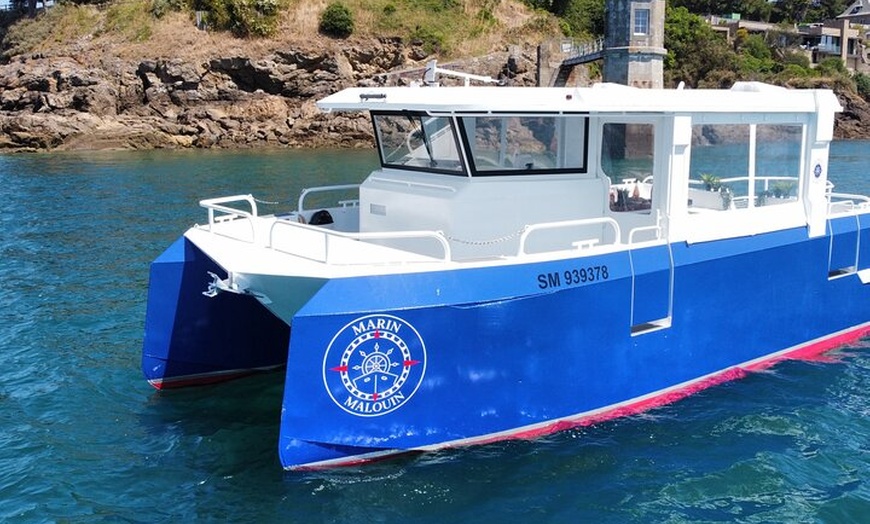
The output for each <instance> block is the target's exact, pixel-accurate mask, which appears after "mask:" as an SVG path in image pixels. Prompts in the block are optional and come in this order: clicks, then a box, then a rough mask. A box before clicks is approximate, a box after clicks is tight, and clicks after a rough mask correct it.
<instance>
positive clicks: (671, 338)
mask: <svg viewBox="0 0 870 524" xmlns="http://www.w3.org/2000/svg"><path fill="white" fill-rule="evenodd" d="M845 220H851V221H852V223H856V221H855V217H851V218H849V219H845ZM865 221H866V220H865ZM830 230H831V231H834V232H835V236H834V237H833V238H832V237H831V236H825V237H820V238H816V239H810V240H808V239H807V231H806V229H805V228H796V229H791V230H787V231H780V232H775V233H769V234H764V235H757V236H754V237H746V238H738V239H730V240H723V241H716V242H706V243H701V244H693V245H689V244H686V243H679V244H674V245H671V246H653V247H648V248H641V249H637V250H633V251H625V252H618V253H610V254H602V255H597V256H591V257H586V258H578V259H571V260H562V261H552V262H544V263H536V264H521V265H509V266H500V267H491V268H478V269H466V270H453V271H443V272H435V273H421V274H406V275H392V276H379V277H365V278H352V279H341V280H335V281H330V282H328V283H327V284H326V285H325V286H324V287H323V288H322V289H321V290H320V292H319V293H318V294H317V295H315V297H314V298H313V299H312V300H311V301H309V302H308V303H307V304H306V306H305V307H304V308H303V309H302V310H301V311H299V313H298V314H297V315H296V317H295V318H294V320H293V326H294V331H293V335H292V337H291V342H290V351H289V356H288V365H287V377H286V385H285V396H284V404H283V413H282V421H281V435H280V441H279V453H280V456H281V461H282V464H283V465H284V467H285V468H288V469H296V468H311V467H326V466H334V465H340V464H353V463H357V462H360V461H366V460H374V459H378V458H382V457H384V456H388V455H390V454H392V453H401V452H408V451H414V450H429V449H438V448H442V447H449V446H457V445H465V444H471V443H482V442H489V441H494V440H501V439H508V438H527V437H534V436H538V435H541V434H546V433H550V432H553V431H558V430H561V429H565V428H568V427H572V426H575V425H579V424H585V423H591V422H595V421H598V420H602V419H606V418H610V417H613V416H620V415H623V414H630V413H634V412H636V411H639V410H642V409H647V408H649V407H652V406H656V405H659V404H663V403H666V402H670V401H673V400H675V399H677V398H681V397H682V396H684V395H686V394H689V393H691V392H693V391H696V390H698V389H702V388H704V387H709V386H710V385H713V384H717V383H719V382H721V381H724V380H730V379H732V378H736V377H739V376H741V375H742V374H743V373H744V372H745V370H752V369H757V368H761V367H764V366H767V365H770V364H771V363H772V362H775V361H776V360H777V359H780V358H785V357H788V356H802V357H805V356H809V355H812V354H815V353H818V352H821V351H824V350H827V349H830V348H831V347H834V346H835V345H837V344H841V343H844V342H847V341H848V340H850V339H853V338H857V337H860V336H862V335H863V334H865V333H866V332H867V331H868V329H870V328H868V325H870V324H868V320H870V310H868V305H870V300H868V299H870V287H868V286H867V285H864V284H862V283H861V280H860V279H859V278H858V276H857V274H856V273H855V272H852V273H850V274H846V275H844V276H839V275H838V273H837V272H832V271H831V270H830V269H831V264H832V263H833V264H835V265H836V264H837V262H836V259H837V257H841V258H843V260H847V261H848V259H849V257H851V260H852V261H853V263H852V264H850V265H852V266H855V267H857V270H859V271H860V270H861V269H865V268H866V267H868V266H870V253H866V251H867V248H866V247H865V248H860V249H863V251H862V252H860V253H859V246H862V245H863V246H870V238H867V237H868V232H867V230H858V229H856V228H855V227H851V228H850V227H846V228H845V229H843V228H837V227H832V228H830ZM837 231H840V232H837ZM859 237H860V240H861V242H858V240H859ZM837 246H839V247H837ZM844 246H851V247H844ZM837 250H840V251H839V252H836V251H837ZM838 253H839V254H838ZM832 261H833V262H832ZM581 269H582V270H584V271H582V272H581V271H580V270H581ZM605 272H606V276H605ZM590 274H591V275H593V276H591V277H590V276H589V275H590ZM579 275H586V277H584V278H582V279H581V278H577V276H579ZM832 276H833V277H832ZM663 318H664V319H667V322H658V320H661V319H663ZM637 326H641V329H635V328H636V327H637ZM650 327H651V328H652V329H649V328H650Z"/></svg>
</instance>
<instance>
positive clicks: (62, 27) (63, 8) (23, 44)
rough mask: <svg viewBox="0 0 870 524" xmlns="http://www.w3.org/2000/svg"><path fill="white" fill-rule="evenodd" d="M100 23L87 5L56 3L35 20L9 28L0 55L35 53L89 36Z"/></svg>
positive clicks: (95, 13)
mask: <svg viewBox="0 0 870 524" xmlns="http://www.w3.org/2000/svg"><path fill="white" fill-rule="evenodd" d="M99 24H100V17H99V16H98V14H97V12H96V10H95V9H94V8H92V7H88V6H79V5H75V4H60V5H57V6H56V7H54V8H53V9H49V10H48V11H46V12H45V14H44V15H43V16H41V17H40V18H39V19H31V18H24V19H22V20H19V21H18V23H15V24H12V25H10V26H9V28H8V30H7V31H6V35H5V37H4V39H3V44H4V45H3V49H4V52H3V56H4V57H10V56H14V55H17V54H21V53H26V52H28V51H38V50H41V49H43V48H45V47H46V46H49V45H52V44H59V43H64V42H71V41H73V40H76V39H78V38H81V37H83V36H86V35H90V34H93V33H94V32H95V31H96V30H97V28H98V27H99Z"/></svg>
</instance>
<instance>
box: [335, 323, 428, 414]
mask: <svg viewBox="0 0 870 524" xmlns="http://www.w3.org/2000/svg"><path fill="white" fill-rule="evenodd" d="M425 372H426V346H425V344H424V343H423V339H422V338H421V337H420V333H418V332H417V330H416V329H414V326H412V325H411V324H409V323H407V322H405V321H404V320H402V319H401V318H399V317H394V316H392V315H368V316H365V317H360V318H358V319H356V320H354V321H353V322H350V323H349V324H347V325H346V326H344V327H343V328H341V330H340V331H339V332H338V333H336V334H335V336H334V337H333V338H332V341H331V342H330V343H329V347H327V348H326V354H325V355H324V357H323V384H324V386H326V391H327V393H329V396H330V397H331V398H332V400H333V401H334V402H335V403H336V405H338V407H340V408H341V409H343V410H345V411H347V412H348V413H350V414H351V415H357V416H360V417H376V416H379V415H385V414H387V413H390V412H391V411H395V410H396V409H398V408H399V407H401V406H402V405H403V404H404V403H405V402H407V401H408V400H410V399H411V397H412V396H413V395H414V393H415V392H416V391H417V388H418V387H420V383H421V382H422V381H423V374H424V373H425Z"/></svg>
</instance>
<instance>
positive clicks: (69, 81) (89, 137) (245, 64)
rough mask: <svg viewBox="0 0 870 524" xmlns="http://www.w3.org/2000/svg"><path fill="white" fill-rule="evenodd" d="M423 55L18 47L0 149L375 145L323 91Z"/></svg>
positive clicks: (406, 73) (521, 68)
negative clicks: (173, 55) (145, 55)
mask: <svg viewBox="0 0 870 524" xmlns="http://www.w3.org/2000/svg"><path fill="white" fill-rule="evenodd" d="M84 57H88V58H84ZM427 58H429V57H427V56H426V53H425V52H424V51H423V50H422V49H421V48H420V47H419V46H415V45H413V44H406V43H404V42H402V41H401V40H399V39H394V38H382V39H377V40H367V41H362V40H360V41H350V42H345V43H344V45H343V46H342V47H339V48H335V49H334V50H324V49H323V48H322V46H321V47H315V46H314V45H312V47H311V48H308V49H305V48H301V47H300V48H294V49H279V50H272V51H268V52H263V53H262V54H260V55H254V54H245V53H244V52H241V51H238V52H236V53H235V54H226V53H225V54H223V55H217V56H212V57H207V58H206V59H204V60H202V59H199V60H196V59H192V58H189V59H166V58H154V59H136V60H132V59H123V58H119V57H117V56H115V55H113V54H112V52H111V49H110V50H109V51H107V52H104V53H94V52H89V53H82V52H78V51H75V48H74V47H73V50H71V51H70V52H69V54H67V55H65V54H61V52H59V51H55V52H53V53H51V54H49V53H45V54H30V55H20V56H16V57H13V58H12V59H11V60H10V61H9V62H8V63H6V64H3V65H0V151H40V150H72V149H79V150H82V149H152V148H212V147H225V148H245V147H299V148H302V147H306V148H307V147H370V146H371V145H372V136H371V130H370V124H369V120H368V117H367V116H366V115H362V114H349V113H339V114H332V115H325V114H323V113H321V112H320V111H319V110H317V108H316V107H315V104H314V103H315V101H317V100H318V99H320V98H322V97H324V96H326V95H328V94H330V93H333V92H336V91H338V90H340V89H342V88H345V87H350V86H357V85H361V86H372V85H386V84H398V85H402V84H407V83H409V82H411V81H413V80H420V79H422V75H423V69H424V66H425V61H426V60H427ZM535 59H536V58H535V50H534V49H533V48H526V49H519V48H514V49H511V51H510V52H509V51H507V50H505V51H504V52H499V53H494V54H492V55H488V56H486V57H480V58H475V59H470V60H466V61H461V62H456V63H454V64H453V65H454V66H455V67H456V68H457V69H459V70H462V71H465V72H469V73H475V74H479V75H489V76H492V77H493V78H500V79H502V80H503V81H504V82H505V83H509V84H513V85H524V86H532V85H534V84H535ZM439 65H441V66H442V67H449V65H445V64H439ZM457 82H459V81H458V80H457ZM839 97H840V100H841V103H842V105H843V106H844V108H845V111H844V112H843V113H842V114H841V115H840V116H839V118H838V120H837V126H836V131H835V133H836V136H837V138H868V137H870V105H868V104H867V102H866V101H864V100H863V99H862V98H860V97H859V96H857V95H855V94H853V93H839Z"/></svg>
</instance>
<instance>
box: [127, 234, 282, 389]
mask: <svg viewBox="0 0 870 524" xmlns="http://www.w3.org/2000/svg"><path fill="white" fill-rule="evenodd" d="M209 273H214V274H216V275H218V276H219V277H220V278H222V279H223V278H226V276H227V275H226V272H225V271H224V270H223V269H222V268H221V267H220V266H218V265H217V264H216V263H215V262H214V261H213V260H212V259H211V258H209V257H208V256H207V255H206V254H205V253H203V252H202V251H201V250H200V249H199V248H197V247H196V246H195V245H194V244H193V243H192V242H190V241H189V240H187V239H186V238H184V237H181V238H179V239H178V240H177V241H176V242H175V243H173V244H172V245H171V246H170V247H169V248H168V249H167V250H166V251H165V252H164V253H163V254H162V255H160V257H158V258H157V259H156V260H155V261H154V262H153V263H152V264H151V273H150V281H149V286H148V308H147V311H146V315H145V339H144V342H143V351H142V370H143V372H144V373H145V377H146V378H147V379H148V382H149V383H151V384H152V385H153V386H155V387H157V388H159V389H163V388H172V387H183V386H191V385H200V384H208V383H213V382H220V381H224V380H228V379H231V378H236V377H239V376H244V375H248V374H251V373H256V372H258V371H265V370H270V369H275V368H279V367H281V366H283V365H284V363H285V361H286V358H287V344H288V341H289V338H290V328H289V326H288V325H287V324H286V323H284V322H282V321H281V320H279V319H278V318H277V317H275V316H274V315H272V314H271V313H270V312H269V311H267V310H266V309H265V308H264V307H263V306H262V305H261V304H260V303H259V302H258V301H257V300H256V299H255V298H254V297H253V296H249V295H240V294H234V293H219V294H217V295H216V296H214V297H207V296H205V295H203V291H206V290H207V289H208V285H209V282H210V281H211V278H210V276H209Z"/></svg>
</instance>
